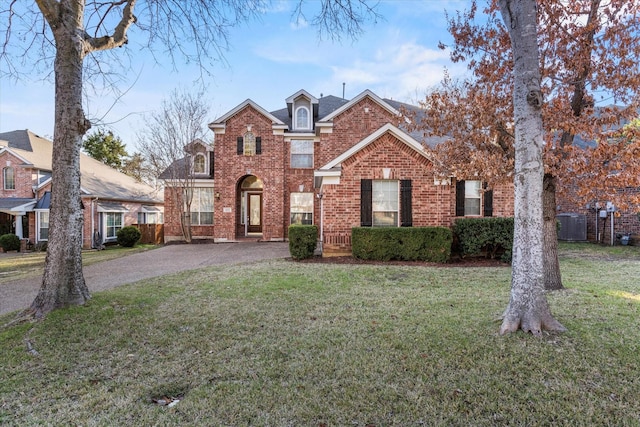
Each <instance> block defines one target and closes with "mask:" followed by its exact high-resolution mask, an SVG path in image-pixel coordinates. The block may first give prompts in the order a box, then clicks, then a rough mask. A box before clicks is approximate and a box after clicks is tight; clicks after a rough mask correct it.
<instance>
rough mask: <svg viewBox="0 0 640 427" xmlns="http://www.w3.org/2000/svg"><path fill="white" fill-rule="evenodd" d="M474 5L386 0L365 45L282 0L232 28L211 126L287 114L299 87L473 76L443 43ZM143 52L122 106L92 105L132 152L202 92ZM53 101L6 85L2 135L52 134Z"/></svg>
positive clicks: (215, 86) (322, 90)
mask: <svg viewBox="0 0 640 427" xmlns="http://www.w3.org/2000/svg"><path fill="white" fill-rule="evenodd" d="M311 3H313V0H312V1H311ZM468 5H469V1H466V0H455V1H454V0H451V1H444V0H443V1H441V0H422V1H421V0H387V1H381V2H380V4H379V8H378V11H379V12H380V13H381V14H382V15H383V16H384V19H382V20H379V21H378V22H377V23H375V24H374V23H368V24H367V25H366V26H365V28H364V30H365V32H364V33H363V34H362V35H361V36H360V37H359V38H358V39H357V40H356V41H352V40H351V39H350V38H349V37H343V38H342V41H341V42H332V41H331V40H320V39H319V38H318V34H317V29H316V28H315V27H312V26H310V25H307V24H306V23H305V22H298V23H294V22H292V12H293V8H294V6H295V2H294V1H290V0H281V1H278V0H275V1H274V2H273V3H272V6H273V7H272V9H271V10H270V11H269V12H267V13H265V14H264V15H263V16H262V17H261V18H260V19H259V20H258V21H251V22H248V23H245V24H242V25H241V26H239V27H237V28H235V29H233V30H232V32H231V33H230V38H229V40H230V50H229V51H228V52H226V53H225V60H226V64H222V63H221V64H219V65H217V66H215V67H214V68H213V69H212V75H211V76H207V77H205V78H204V83H205V85H206V87H207V91H206V95H205V99H204V101H205V103H206V104H207V105H208V106H209V107H210V118H209V121H212V120H214V119H215V118H217V117H219V116H221V115H223V114H224V113H226V112H227V111H229V110H231V109H232V108H233V107H235V106H236V105H238V104H239V103H241V102H242V101H244V100H245V99H247V98H251V99H252V100H253V101H255V102H257V103H258V104H259V105H261V106H262V107H264V108H265V109H267V110H268V111H272V110H276V109H279V108H283V107H284V106H285V104H284V100H285V99H286V98H287V97H288V96H289V95H292V94H293V93H295V92H297V91H298V90H300V89H305V90H307V91H308V92H310V93H311V94H312V95H314V96H316V97H319V96H320V95H321V94H323V95H325V96H326V95H335V96H342V91H343V86H342V84H343V83H345V97H346V98H352V97H354V96H355V95H357V94H359V93H360V92H362V91H363V90H365V89H370V90H372V91H373V92H375V93H376V94H378V95H379V96H381V97H385V98H393V99H396V100H399V101H404V102H415V100H416V99H418V98H420V97H421V96H422V94H424V93H425V92H426V91H427V90H429V88H432V87H433V86H435V85H437V84H438V83H439V82H440V80H441V79H442V77H443V73H444V70H445V68H446V69H447V70H448V72H449V74H451V75H452V76H454V77H456V76H461V75H463V74H464V73H465V72H466V68H465V66H464V65H461V64H452V63H451V62H450V60H449V54H448V52H447V51H441V50H440V49H438V42H439V41H443V42H445V43H447V42H449V41H450V36H449V34H448V33H447V31H446V26H447V24H446V19H445V10H446V11H447V12H448V13H449V14H450V15H453V14H455V12H456V10H463V9H465V8H466V7H468ZM133 37H135V35H132V36H131V39H132V42H134V41H135V40H133ZM130 44H131V45H133V44H134V43H130ZM134 55H135V58H134V61H133V64H132V70H131V71H129V75H128V76H126V77H125V78H124V79H123V82H122V83H121V84H120V85H119V90H120V91H122V92H124V94H123V95H122V96H121V97H119V99H118V100H117V102H116V96H115V95H114V94H112V93H111V92H109V91H102V92H101V93H99V94H94V93H91V92H87V94H88V96H87V100H86V102H85V110H86V112H87V115H88V116H89V118H90V119H91V120H92V121H93V122H94V123H96V122H100V123H102V124H103V126H104V127H105V128H106V129H109V130H112V131H113V132H114V134H116V135H117V136H119V137H120V138H122V140H123V141H124V142H125V143H126V144H127V149H128V151H129V152H133V151H135V150H136V145H135V144H136V139H137V138H136V135H137V134H138V133H139V132H143V131H144V126H145V125H144V114H145V113H149V112H151V111H153V110H158V109H159V108H160V107H161V103H162V100H163V99H165V98H168V97H169V96H170V94H171V92H172V91H173V90H174V89H176V88H190V87H192V86H194V85H195V83H194V82H196V80H197V79H198V77H199V76H200V71H199V69H198V68H197V67H196V66H195V65H185V64H177V70H173V69H172V67H171V65H170V64H169V63H163V62H162V61H161V62H160V63H156V61H154V60H153V59H152V58H151V57H149V56H146V55H145V54H144V53H143V52H141V51H138V52H134ZM138 75H139V77H137V78H136V76H138ZM53 97H54V91H53V83H52V81H49V80H43V76H40V75H39V76H33V78H32V79H28V80H22V81H20V82H14V81H10V80H7V79H3V80H2V81H1V82H0V132H5V131H10V130H16V129H27V128H28V129H30V130H32V131H33V132H35V133H37V134H39V135H41V136H45V137H52V135H53ZM114 103H115V104H114ZM95 126H96V127H97V124H96V125H95ZM92 130H93V129H92Z"/></svg>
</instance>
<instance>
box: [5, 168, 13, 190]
mask: <svg viewBox="0 0 640 427" xmlns="http://www.w3.org/2000/svg"><path fill="white" fill-rule="evenodd" d="M3 172H4V174H3V175H4V189H5V190H15V189H16V181H15V176H14V173H13V168H4V171H3Z"/></svg>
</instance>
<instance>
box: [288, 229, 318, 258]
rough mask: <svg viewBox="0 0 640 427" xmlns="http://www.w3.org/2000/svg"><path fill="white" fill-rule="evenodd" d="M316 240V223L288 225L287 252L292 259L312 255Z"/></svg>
mask: <svg viewBox="0 0 640 427" xmlns="http://www.w3.org/2000/svg"><path fill="white" fill-rule="evenodd" d="M317 242H318V227H317V226H316V225H297V224H296V225H291V226H289V253H290V254H291V257H292V258H293V259H306V258H311V257H312V256H313V251H315V249H316V244H317Z"/></svg>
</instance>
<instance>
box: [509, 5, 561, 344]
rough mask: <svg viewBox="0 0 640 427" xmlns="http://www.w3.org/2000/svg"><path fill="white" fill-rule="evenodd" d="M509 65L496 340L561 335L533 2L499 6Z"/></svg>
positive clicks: (534, 6)
mask: <svg viewBox="0 0 640 427" xmlns="http://www.w3.org/2000/svg"><path fill="white" fill-rule="evenodd" d="M499 3H500V10H501V12H502V18H503V20H504V21H505V24H506V27H507V28H508V29H509V35H510V37H511V45H512V52H513V59H514V70H513V72H514V91H513V105H514V119H515V120H514V121H515V133H516V138H515V157H516V158H515V175H514V185H515V215H514V216H515V218H514V219H515V221H514V222H515V223H514V241H513V267H512V276H511V298H510V300H509V305H508V306H507V309H506V311H505V313H504V319H503V322H502V325H501V327H500V334H504V333H507V332H515V331H517V330H518V329H522V330H523V331H525V332H531V333H533V334H534V335H539V334H541V333H542V330H543V329H549V330H564V327H563V326H562V325H561V324H560V323H559V322H558V321H557V320H555V319H554V318H553V316H552V315H551V311H550V309H549V305H548V303H547V299H546V295H545V293H544V268H543V254H542V252H543V246H544V245H543V232H542V228H543V215H542V193H543V175H544V165H543V161H542V148H543V144H544V140H543V132H544V130H543V126H542V113H541V107H542V102H543V99H542V92H541V90H540V69H539V53H538V45H537V29H536V25H537V24H536V20H537V17H536V2H535V0H500V2H499Z"/></svg>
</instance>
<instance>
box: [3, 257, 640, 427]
mask: <svg viewBox="0 0 640 427" xmlns="http://www.w3.org/2000/svg"><path fill="white" fill-rule="evenodd" d="M575 248H576V246H571V245H562V246H561V251H562V252H561V253H562V259H561V265H562V273H563V279H564V282H565V286H566V287H567V289H566V290H563V291H559V292H554V293H552V294H550V295H549V301H550V304H551V307H552V311H553V313H554V314H555V315H556V317H557V318H558V320H560V322H562V323H563V324H564V325H565V326H566V327H567V328H568V332H566V333H563V334H545V335H544V336H543V337H542V338H535V337H533V336H531V335H525V334H522V333H516V334H513V335H510V336H505V337H501V336H498V334H497V331H498V328H499V325H500V323H499V322H498V321H496V318H497V317H499V315H500V314H501V313H502V311H503V310H504V309H505V307H506V304H507V302H508V298H509V281H510V268H509V267H507V266H504V267H451V266H444V267H412V266H387V265H345V264H340V265H332V264H326V263H321V264H312V263H296V262H292V261H287V260H279V261H265V262H260V263H254V264H245V265H237V266H231V267H215V268H208V269H204V270H199V271H196V272H185V273H180V274H177V275H172V276H165V277H161V278H156V279H150V280H145V281H143V282H139V283H137V284H133V285H126V286H122V287H119V288H117V289H114V290H111V291H108V292H102V293H97V294H95V295H94V296H93V298H92V300H90V302H89V303H88V304H87V305H86V306H84V307H75V308H71V309H67V310H61V311H57V312H54V313H52V314H50V315H49V317H48V318H47V319H46V320H44V321H42V322H40V323H33V324H23V325H19V326H14V327H12V328H5V329H2V330H0V361H1V362H0V378H2V381H0V424H7V425H20V426H28V425H83V426H113V425H140V426H143V425H144V426H146V425H176V426H177V425H184V426H186V425H203V426H249V425H251V426H422V425H425V426H433V425H442V426H469V425H473V426H506V425H509V426H514V425H523V426H525V425H527V426H529V425H585V426H586V425H616V426H617V425H630V426H631V425H638V423H640V399H638V396H640V367H639V366H638V362H639V361H640V328H638V318H639V317H640V316H639V315H640V309H639V308H640V283H639V280H638V277H640V251H639V250H638V249H640V248H626V249H628V250H624V251H621V250H617V249H616V251H613V250H612V249H611V248H602V247H597V246H589V247H585V249H586V250H587V251H588V253H589V254H590V256H589V257H587V256H584V254H585V253H587V252H581V251H576V250H575ZM10 319H11V318H10V317H9V316H3V317H0V324H4V323H6V322H7V321H8V320H10ZM158 402H159V403H160V404H158ZM163 403H165V404H166V403H171V404H170V405H163Z"/></svg>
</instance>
